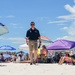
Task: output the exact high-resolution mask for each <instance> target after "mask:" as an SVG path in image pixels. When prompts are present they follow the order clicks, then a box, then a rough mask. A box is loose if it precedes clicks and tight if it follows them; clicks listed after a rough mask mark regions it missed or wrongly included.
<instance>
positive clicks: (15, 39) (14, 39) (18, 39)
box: [8, 38, 25, 41]
mask: <svg viewBox="0 0 75 75" xmlns="http://www.w3.org/2000/svg"><path fill="white" fill-rule="evenodd" d="M8 40H13V41H24V40H25V39H24V38H8Z"/></svg>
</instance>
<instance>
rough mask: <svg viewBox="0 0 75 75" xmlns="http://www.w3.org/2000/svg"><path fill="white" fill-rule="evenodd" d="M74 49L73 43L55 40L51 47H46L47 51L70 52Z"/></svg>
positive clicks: (74, 43)
mask: <svg viewBox="0 0 75 75" xmlns="http://www.w3.org/2000/svg"><path fill="white" fill-rule="evenodd" d="M74 47H75V42H74V41H69V40H57V41H55V42H54V43H52V44H51V45H49V46H47V49H48V50H70V49H72V48H74Z"/></svg>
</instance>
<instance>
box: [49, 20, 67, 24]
mask: <svg viewBox="0 0 75 75" xmlns="http://www.w3.org/2000/svg"><path fill="white" fill-rule="evenodd" d="M64 22H67V21H66V20H58V21H49V22H48V24H56V23H58V24H59V23H64Z"/></svg>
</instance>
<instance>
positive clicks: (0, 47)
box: [0, 45, 16, 50]
mask: <svg viewBox="0 0 75 75" xmlns="http://www.w3.org/2000/svg"><path fill="white" fill-rule="evenodd" d="M0 50H16V49H15V48H14V47H11V46H8V45H3V46H0Z"/></svg>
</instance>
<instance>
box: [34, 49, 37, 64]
mask: <svg viewBox="0 0 75 75" xmlns="http://www.w3.org/2000/svg"><path fill="white" fill-rule="evenodd" d="M36 61H37V50H34V63H36Z"/></svg>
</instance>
